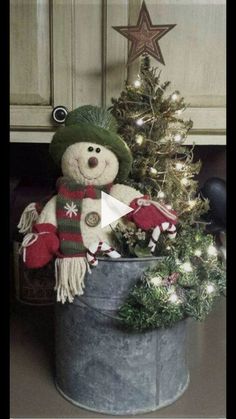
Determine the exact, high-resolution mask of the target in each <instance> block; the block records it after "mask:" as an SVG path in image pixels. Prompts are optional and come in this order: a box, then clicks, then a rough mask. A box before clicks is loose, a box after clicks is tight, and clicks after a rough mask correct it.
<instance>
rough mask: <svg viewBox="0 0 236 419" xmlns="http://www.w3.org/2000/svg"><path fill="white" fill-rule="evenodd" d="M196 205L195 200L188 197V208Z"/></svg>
mask: <svg viewBox="0 0 236 419" xmlns="http://www.w3.org/2000/svg"><path fill="white" fill-rule="evenodd" d="M195 205H196V201H195V200H194V199H190V200H189V201H188V206H189V209H192V208H193V207H194V206H195Z"/></svg>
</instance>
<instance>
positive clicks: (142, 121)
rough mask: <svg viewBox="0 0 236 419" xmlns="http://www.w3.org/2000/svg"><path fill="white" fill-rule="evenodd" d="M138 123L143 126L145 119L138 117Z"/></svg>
mask: <svg viewBox="0 0 236 419" xmlns="http://www.w3.org/2000/svg"><path fill="white" fill-rule="evenodd" d="M136 124H137V125H139V126H141V125H143V124H144V120H143V119H142V118H139V119H137V121H136Z"/></svg>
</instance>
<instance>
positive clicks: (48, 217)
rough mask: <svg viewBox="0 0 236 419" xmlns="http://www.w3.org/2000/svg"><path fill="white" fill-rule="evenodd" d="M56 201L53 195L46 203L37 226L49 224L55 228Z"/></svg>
mask: <svg viewBox="0 0 236 419" xmlns="http://www.w3.org/2000/svg"><path fill="white" fill-rule="evenodd" d="M56 200H57V197H56V195H55V196H53V197H52V198H51V199H50V200H49V201H48V202H47V203H46V205H45V206H44V208H43V209H42V211H41V213H40V215H39V217H38V220H37V224H42V223H49V224H52V225H53V226H54V227H57V217H56Z"/></svg>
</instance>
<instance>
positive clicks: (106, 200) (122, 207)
mask: <svg viewBox="0 0 236 419" xmlns="http://www.w3.org/2000/svg"><path fill="white" fill-rule="evenodd" d="M101 205H102V208H101V213H102V220H101V227H102V228H103V227H106V226H108V225H109V224H111V223H113V222H114V221H116V220H118V219H119V218H121V217H123V216H124V215H126V214H128V213H129V212H131V211H133V210H134V209H133V208H131V207H129V206H128V205H126V204H124V203H123V202H121V201H118V199H116V198H113V197H112V196H111V195H108V194H107V193H105V192H102V199H101Z"/></svg>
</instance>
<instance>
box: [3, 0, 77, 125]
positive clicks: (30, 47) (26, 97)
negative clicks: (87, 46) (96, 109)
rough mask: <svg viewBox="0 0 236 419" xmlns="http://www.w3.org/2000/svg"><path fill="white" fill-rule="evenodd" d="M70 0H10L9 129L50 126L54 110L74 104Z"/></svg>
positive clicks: (52, 123)
mask: <svg viewBox="0 0 236 419" xmlns="http://www.w3.org/2000/svg"><path fill="white" fill-rule="evenodd" d="M72 6H73V0H66V1H65V0H11V9H10V29H11V33H10V37H11V57H10V64H11V65H10V68H11V89H10V90H11V109H10V110H11V112H10V124H11V129H12V130H15V131H16V130H18V129H20V130H31V129H33V130H37V129H38V130H42V129H43V130H45V129H46V130H51V129H53V128H54V126H55V123H54V122H53V121H52V118H51V114H52V110H53V108H54V107H55V106H57V105H64V106H65V107H67V108H68V109H69V110H71V108H72V66H71V62H72V61H71V60H72V46H71V45H72V36H71V32H72V11H73V8H72Z"/></svg>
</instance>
